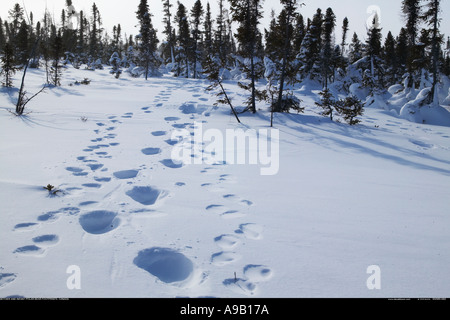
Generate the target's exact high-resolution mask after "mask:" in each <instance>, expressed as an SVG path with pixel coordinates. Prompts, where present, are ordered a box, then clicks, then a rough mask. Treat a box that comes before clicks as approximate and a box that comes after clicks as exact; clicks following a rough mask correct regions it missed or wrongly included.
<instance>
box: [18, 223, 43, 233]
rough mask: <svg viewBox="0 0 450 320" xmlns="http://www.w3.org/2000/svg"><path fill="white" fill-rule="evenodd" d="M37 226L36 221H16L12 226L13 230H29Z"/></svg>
mask: <svg viewBox="0 0 450 320" xmlns="http://www.w3.org/2000/svg"><path fill="white" fill-rule="evenodd" d="M38 226H39V224H37V223H36V222H24V223H18V224H16V225H15V226H14V231H31V230H34V229H36V228H37V227H38Z"/></svg>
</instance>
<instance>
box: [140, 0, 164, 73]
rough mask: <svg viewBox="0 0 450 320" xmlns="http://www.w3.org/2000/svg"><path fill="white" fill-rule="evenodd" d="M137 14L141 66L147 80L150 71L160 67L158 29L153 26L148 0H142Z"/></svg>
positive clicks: (152, 71)
mask: <svg viewBox="0 0 450 320" xmlns="http://www.w3.org/2000/svg"><path fill="white" fill-rule="evenodd" d="M136 15H137V19H138V21H139V25H140V29H139V31H140V32H139V36H137V37H136V39H137V40H138V50H139V58H140V59H139V60H140V64H141V67H143V68H144V75H145V80H147V79H148V76H149V73H154V72H155V71H156V70H157V68H158V67H159V59H158V57H157V53H156V49H157V45H158V39H157V37H156V30H155V29H154V28H153V24H152V20H151V14H150V11H149V6H148V3H147V0H141V2H140V4H139V7H138V11H137V12H136Z"/></svg>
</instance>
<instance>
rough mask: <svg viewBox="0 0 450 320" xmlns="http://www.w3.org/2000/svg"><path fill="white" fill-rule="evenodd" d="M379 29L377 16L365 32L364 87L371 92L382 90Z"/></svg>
mask: <svg viewBox="0 0 450 320" xmlns="http://www.w3.org/2000/svg"><path fill="white" fill-rule="evenodd" d="M381 38H382V36H381V28H379V22H378V16H377V15H375V17H374V19H373V23H372V26H371V28H369V29H368V31H367V40H366V45H365V56H366V57H368V58H369V63H370V66H369V69H368V72H367V71H365V72H364V80H363V81H364V82H365V83H364V85H365V86H366V87H368V88H370V90H371V92H373V90H375V89H381V88H383V85H384V84H383V78H382V76H383V72H382V60H381V49H382V46H381Z"/></svg>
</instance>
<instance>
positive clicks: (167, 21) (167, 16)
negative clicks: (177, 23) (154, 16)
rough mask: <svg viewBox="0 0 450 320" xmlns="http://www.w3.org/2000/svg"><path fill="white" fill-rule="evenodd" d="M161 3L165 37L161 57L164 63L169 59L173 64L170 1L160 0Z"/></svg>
mask: <svg viewBox="0 0 450 320" xmlns="http://www.w3.org/2000/svg"><path fill="white" fill-rule="evenodd" d="M162 1H163V8H164V9H163V11H164V19H163V23H164V31H163V34H165V35H166V43H165V44H164V46H163V56H164V57H165V59H164V60H165V61H164V62H165V63H167V62H168V61H169V59H170V62H171V63H172V64H174V63H175V56H174V47H175V37H174V30H173V27H172V13H171V11H170V8H172V6H173V5H172V3H171V2H170V0H162Z"/></svg>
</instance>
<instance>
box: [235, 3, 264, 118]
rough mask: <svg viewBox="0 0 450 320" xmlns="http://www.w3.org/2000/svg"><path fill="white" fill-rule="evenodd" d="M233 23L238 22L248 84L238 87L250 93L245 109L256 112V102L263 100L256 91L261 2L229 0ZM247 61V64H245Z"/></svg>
mask: <svg viewBox="0 0 450 320" xmlns="http://www.w3.org/2000/svg"><path fill="white" fill-rule="evenodd" d="M229 1H230V6H231V7H230V8H231V14H232V19H233V21H236V22H238V24H239V26H238V28H237V33H236V38H237V40H238V42H239V54H240V55H241V57H243V58H244V59H245V60H244V61H243V63H242V65H241V66H242V68H243V69H244V73H246V74H247V75H248V79H249V80H250V83H249V84H243V83H239V86H240V87H241V88H243V89H245V90H249V91H250V92H251V94H250V97H249V99H248V100H247V102H246V104H247V109H248V110H250V111H251V112H252V113H255V112H256V100H262V99H264V98H265V96H264V92H262V91H259V90H257V88H256V81H257V80H258V78H260V77H261V76H262V69H263V66H262V42H261V41H262V36H261V33H260V32H259V29H258V25H259V22H260V19H261V18H262V11H261V2H262V1H261V0H229ZM246 60H247V61H248V63H247V62H246Z"/></svg>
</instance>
